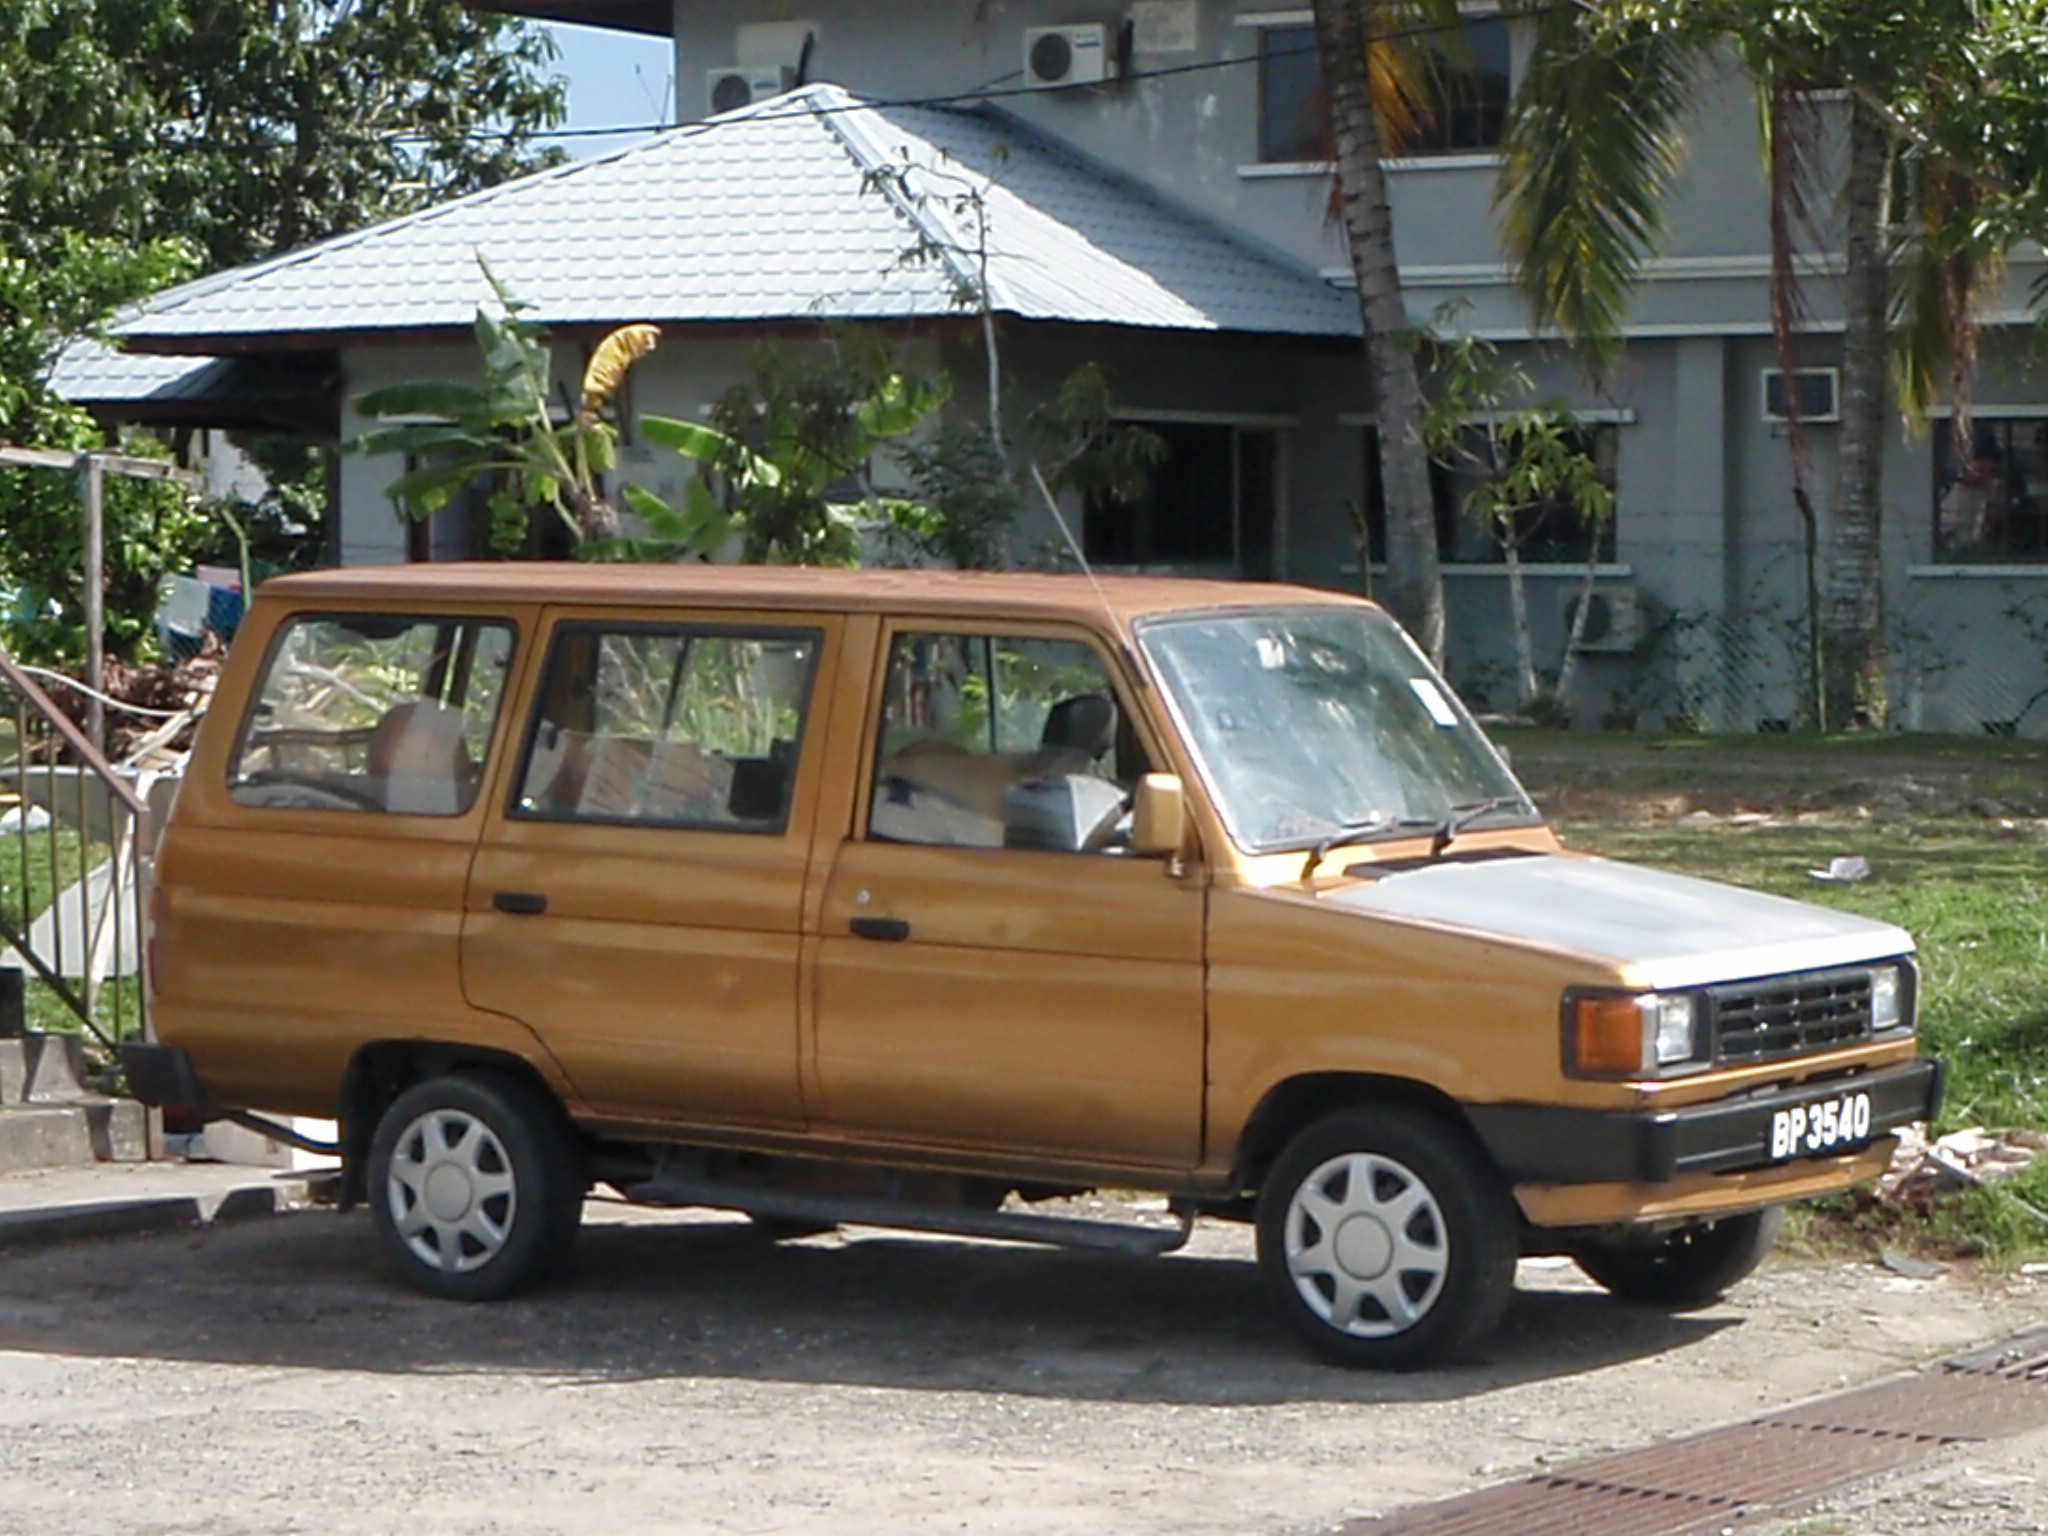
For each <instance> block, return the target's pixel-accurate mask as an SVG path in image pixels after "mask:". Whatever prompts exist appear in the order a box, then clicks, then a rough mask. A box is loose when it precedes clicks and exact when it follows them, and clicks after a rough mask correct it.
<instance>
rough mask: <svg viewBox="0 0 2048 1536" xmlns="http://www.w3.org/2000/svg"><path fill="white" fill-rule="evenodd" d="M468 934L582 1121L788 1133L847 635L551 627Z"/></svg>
mask: <svg viewBox="0 0 2048 1536" xmlns="http://www.w3.org/2000/svg"><path fill="white" fill-rule="evenodd" d="M550 617H551V620H552V622H551V624H550V625H549V636H548V646H547V652H546V656H545V660H544V662H543V666H544V668H545V671H544V674H543V675H542V676H541V677H540V678H539V679H538V680H537V683H536V686H535V687H534V689H533V690H532V697H533V698H534V700H535V703H534V706H533V708H532V710H531V714H530V718H529V720H528V721H527V722H526V724H525V735H524V738H523V741H522V743H521V744H520V753H519V756H518V758H517V760H516V761H515V763H514V772H513V774H512V790H511V793H510V795H509V796H508V797H506V799H505V801H504V803H502V804H499V805H496V806H494V807H492V809H491V814H490V817H489V819H488V821H487V822H486V824H485V828H484V836H483V842H482V845H481V847H480V848H479V850H478V852H477V858H476V864H475V867H474V869H473V871H472V873H471V877H470V884H469V899H468V904H467V906H468V910H467V914H466V918H465V921H464V926H463V934H462V974H463V986H464V989H465V991H466V992H467V993H468V995H469V998H470V1000H471V1001H472V1002H473V1003H475V1004H476V1005H477V1006H479V1007H484V1008H491V1009H494V1010H496V1011H498V1012H501V1013H505V1014H509V1015H511V1016H513V1017H515V1018H518V1019H521V1020H523V1021H524V1022H525V1023H526V1024H527V1025H529V1026H530V1027H531V1028H532V1029H533V1030H534V1032H535V1033H536V1034H537V1035H538V1036H539V1037H540V1038H541V1040H543V1041H544V1042H545V1043H546V1045H547V1046H548V1048H549V1049H550V1050H551V1051H552V1052H553V1053H554V1055H555V1057H556V1059H557V1060H558V1061H560V1062H561V1064H562V1070H563V1071H564V1072H565V1073H566V1074H567V1076H568V1077H569V1080H570V1082H571V1083H572V1084H573V1085H574V1086H575V1088H576V1090H577V1092H578V1094H579V1095H580V1096H581V1097H582V1098H583V1100H584V1102H585V1103H586V1104H588V1105H589V1107H590V1109H591V1110H592V1111H594V1112H595V1113H597V1114H600V1115H606V1116H610V1117H614V1118H617V1119H621V1120H627V1121H637V1122H644V1123H659V1122H666V1123H679V1124H694V1125H717V1124H721V1123H731V1124H738V1125H748V1126H765V1127H783V1128H789V1129H794V1128H800V1127H801V1126H802V1125H803V1123H804V1119H805V1115H804V1106H803V1101H802V1095H801V1092H800V1090H799V1086H798V1070H797V1064H798V1059H797V977H798V955H799V950H800V947H801V942H802V940H801V927H802V910H803V889H804V874H805V869H806V867H807V862H808V861H807V850H808V846H809V841H810V819H811V816H812V814H813V807H814V805H815V802H816V800H817V794H818V777H819V774H818V767H819V764H818V759H819V753H818V751H817V750H816V749H817V747H818V746H819V745H820V743H819V742H818V741H817V740H815V738H816V737H817V736H819V735H821V734H822V733H821V732H819V731H816V730H814V729H813V728H812V727H813V725H814V722H813V720H812V718H811V707H810V706H811V701H812V699H813V698H814V697H816V696H817V695H819V694H820V693H821V692H822V691H823V688H824V682H823V680H822V679H820V678H819V677H818V676H817V673H818V671H819V668H820V666H821V665H822V662H823V659H824V658H825V657H829V656H830V655H832V654H833V651H832V647H831V645H830V639H831V637H832V635H833V634H834V633H836V631H837V628H838V626H839V623H840V621H839V620H838V619H837V618H834V617H830V616H819V617H814V618H805V617H798V618H790V617H786V616H780V615H777V616H773V617H768V616H763V617H761V618H759V619H754V618H750V617H748V616H745V615H726V614H717V615H707V616H705V617H704V618H702V619H701V620H687V621H677V620H674V619H663V620H660V621H655V620H649V621H647V622H628V621H626V620H622V619H620V618H618V617H616V616H612V615H607V614H601V613H600V614H578V613H572V612H566V611H564V612H557V613H554V614H552V615H551V616H550Z"/></svg>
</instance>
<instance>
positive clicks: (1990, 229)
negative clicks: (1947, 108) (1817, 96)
mask: <svg viewBox="0 0 2048 1536" xmlns="http://www.w3.org/2000/svg"><path fill="white" fill-rule="evenodd" d="M1901 185H1902V187H1903V189H1904V192H1905V196H1906V200H1907V206H1906V207H1905V208H1903V209H1901V210H1900V215H1901V216H1900V217H1899V218H1898V219H1897V221H1896V222H1897V223H1898V224H1899V225H1900V226H1901V227H1902V228H1903V229H1904V230H1905V231H1906V233H1905V234H1904V236H1903V237H1902V238H1901V239H1900V240H1899V241H1898V242H1896V243H1895V247H1894V255H1893V270H1894V272H1895V273H1896V281H1895V285H1894V287H1893V291H1892V299H1891V320H1892V333H1893V337H1894V341H1893V348H1892V374H1893V378H1894V381H1895V383H1896V385H1897V388H1898V393H1899V409H1900V412H1901V414H1903V415H1904V417H1905V419H1906V422H1907V425H1908V426H1909V427H1912V426H1917V425H1919V424H1921V423H1923V422H1925V420H1926V419H1927V417H1928V415H1929V413H1930V412H1932V411H1933V409H1934V408H1935V406H1936V405H1937V404H1939V403H1940V401H1941V397H1942V394H1943V391H1944V386H1946V392H1947V394H1948V398H1949V404H1950V405H1951V407H1952V408H1953V410H1954V414H1955V421H1954V431H1955V432H1956V433H1957V434H1958V437H1959V439H1960V440H1967V436H1966V435H1967V433H1968V431H1969V416H1970V396H1971V393H1972V384H1973V381H1974V378H1975V375H1976V369H1977V342H1978V335H1979V331H1980V329H1981V324H1982V322H1981V320H1980V319H1979V310H1980V307H1981V303H1982V300H1983V298H1984V296H1985V295H1986V294H1989V293H1992V292H1995V291H1996V290H1997V289H1998V288H1999V287H2000V286H2001V284H2002V283H2003V282H2004V279H2005V270H2006V248H2007V243H2008V239H2007V232H2006V231H2005V230H2004V229H2003V228H2002V227H2001V226H2000V225H1999V224H1998V222H1997V220H1996V218H1995V216H1994V213H1993V210H1992V208H1991V206H1990V204H1989V203H1988V202H1987V199H1986V196H1985V194H1984V191H1983V189H1982V188H1981V187H1980V186H1979V185H1978V184H1977V183H1975V182H1972V181H1970V180H1969V179H1968V178H1966V177H1964V176H1961V175H1958V174H1956V173H1955V172H1953V171H1950V170H1947V169H1945V168H1942V167H1938V166H1935V165H1933V164H1930V163H1929V162H1928V161H1926V160H1924V159H1918V158H1915V159H1911V160H1909V161H1908V162H1907V174H1906V176H1905V177H1904V178H1903V179H1902V183H1901Z"/></svg>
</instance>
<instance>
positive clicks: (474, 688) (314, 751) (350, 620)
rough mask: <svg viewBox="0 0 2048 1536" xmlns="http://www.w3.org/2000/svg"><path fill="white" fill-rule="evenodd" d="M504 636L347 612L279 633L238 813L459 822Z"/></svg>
mask: <svg viewBox="0 0 2048 1536" xmlns="http://www.w3.org/2000/svg"><path fill="white" fill-rule="evenodd" d="M512 646H513V631H512V627H511V626H510V625H509V624H503V623H494V622H489V621H482V620H476V619H448V618H425V617H417V618H416V617H411V616H407V615H386V614H351V615H346V616H320V617H310V616H309V617H303V618H296V619H293V620H291V621H290V622H289V623H287V624H285V625H284V626H283V627H282V628H280V629H279V631H278V634H277V638H276V640H275V641H274V642H273V643H272V645H271V648H270V655H269V658H268V659H267V660H266V662H265V663H264V674H263V681H262V686H261V687H260V688H259V689H258V690H257V694H256V703H255V707H254V708H253V709H252V710H251V711H250V714H249V719H248V720H247V722H246V723H245V724H244V725H243V728H242V739H241V741H240V742H239V743H238V744H237V745H236V748H235V753H234V756H233V758H232V759H231V760H230V762H231V767H230V769H229V773H228V793H229V794H230V796H231V797H232V798H233V799H234V801H235V803H236V804H238V805H247V806H261V807H264V808H266V809H289V810H319V811H378V812H384V813H387V814H395V815H401V816H459V815H461V814H463V812H465V811H467V810H468V809H469V808H470V806H471V805H472V804H473V803H474V802H475V800H476V792H477V785H478V783H479V782H480V780H481V779H482V776H483V763H484V757H485V754H486V753H487V752H488V750H489V748H490V741H491V732H492V730H493V728H494V727H495V725H496V723H497V718H498V707H499V705H500V703H501V702H502V701H503V699H504V694H505V677H506V672H507V669H508V667H509V665H510V663H511V659H512Z"/></svg>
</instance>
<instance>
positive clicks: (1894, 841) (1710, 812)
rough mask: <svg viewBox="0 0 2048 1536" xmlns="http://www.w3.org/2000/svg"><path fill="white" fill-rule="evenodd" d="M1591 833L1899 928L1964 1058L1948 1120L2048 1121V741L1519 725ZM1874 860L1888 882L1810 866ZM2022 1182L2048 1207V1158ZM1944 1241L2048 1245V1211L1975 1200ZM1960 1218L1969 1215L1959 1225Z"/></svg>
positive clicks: (1957, 1058) (1605, 846)
mask: <svg viewBox="0 0 2048 1536" xmlns="http://www.w3.org/2000/svg"><path fill="white" fill-rule="evenodd" d="M1502 740H1503V744H1504V745H1505V746H1507V747H1508V748H1509V749H1510V751H1511V752H1512V754H1513V757H1514V762H1515V767H1516V770H1517V772H1518V773H1520V774H1521V776H1522V778H1523V780H1524V782H1525V783H1527V784H1528V786H1529V788H1530V789H1531V791H1532V792H1534V793H1535V794H1536V795H1537V796H1538V798H1539V799H1540V800H1541V801H1542V802H1543V804H1544V806H1545V808H1546V810H1547V811H1548V812H1549V813H1550V815H1551V818H1552V820H1553V822H1554V823H1555V825H1556V826H1557V828H1558V830H1559V832H1560V833H1561V834H1562V835H1563V837H1564V838H1565V840H1566V841H1567V842H1568V843H1570V844H1571V845H1572V846H1573V847H1576V848H1582V849H1585V850H1587V851H1589V852H1594V853H1601V854H1606V855H1609V856H1611V857H1614V858H1623V859H1630V860H1634V861H1636V862H1639V863H1643V864H1651V865H1655V866H1658V867H1660V868H1664V869H1671V870H1678V871H1681V872H1683V873H1686V874H1692V875H1701V876H1705V877H1707V878H1710V879H1715V880H1727V881H1731V882H1733V883H1735V884H1738V885H1746V886H1751V887H1754V888H1756V889H1758V890H1766V891H1772V892H1776V893H1777V894H1780V895H1784V896H1793V897H1798V898H1800V899H1801V900H1805V901H1812V902H1818V903H1821V904H1824V905H1826V906H1831V907H1838V908H1841V909H1842V910H1844V911H1850V912H1859V913H1862V914H1864V915H1866V916H1869V917H1874V918H1880V919H1882V920H1884V921H1886V922H1891V923H1897V924H1898V925H1899V926H1900V927H1902V928H1904V929H1905V930H1906V931H1907V932H1909V933H1911V934H1912V935H1913V937H1914V939H1915V940H1916V941H1917V942H1918V945H1919V949H1920V964H1921V988H1922V991H1921V1035H1922V1040H1923V1045H1924V1048H1925V1049H1926V1050H1928V1051H1929V1052H1931V1053H1932V1054H1935V1055H1939V1056H1942V1057H1944V1058H1945V1059H1946V1060H1947V1062H1948V1067H1949V1086H1948V1099H1947V1103H1946V1105H1945V1107H1944V1109H1943V1111H1942V1116H1941V1120H1940V1123H1939V1124H1938V1125H1937V1126H1936V1130H1937V1131H1947V1130H1952V1129H1955V1128H1957V1127H1959V1126H1965V1125H1983V1126H1989V1127H1997V1128H2011V1127H2018V1128H2026V1129H2031V1130H2048V746H2042V745H2039V744H2035V743H2029V742H2020V741H2013V740H2010V739H2005V740H1998V739H1993V738H1984V739H1982V740H1975V739H1970V738H1938V739H1937V738H1925V737H1901V736H1888V737H1869V738H1856V737H1836V738H1813V737H1796V736H1777V737H1767V736H1743V737H1685V738H1671V739H1658V738H1649V737H1634V736H1593V735H1564V734H1551V733H1536V732H1509V733H1506V734H1505V735H1504V736H1503V738H1502ZM1838 854H1861V855H1862V856H1863V857H1864V858H1865V859H1867V860H1868V861H1869V863H1870V868H1871V877H1870V879H1868V880H1866V881H1862V882H1859V883H1857V884H1853V885H1840V884H1827V883H1824V882H1821V881H1817V880H1815V879H1813V877H1812V876H1811V875H1810V874H1808V873H1807V872H1808V871H1809V870H1811V869H1820V868H1824V867H1825V866H1826V865H1827V862H1828V860H1829V859H1830V858H1832V857H1834V856H1835V855H1838ZM2010 1193H2016V1194H2018V1195H2019V1196H2020V1198H2022V1199H2025V1200H2027V1201H2028V1203H2030V1204H2033V1205H2035V1206H2037V1207H2039V1208H2041V1209H2043V1210H2044V1211H2048V1160H2043V1161H2042V1162H2039V1163H2037V1164H2036V1165H2035V1167H2034V1168H2033V1169H2032V1170H2030V1171H2029V1173H2028V1175H2027V1176H2026V1177H2025V1178H2024V1179H2023V1180H2022V1181H2021V1182H2020V1183H2019V1184H2018V1185H2017V1186H2016V1187H2015V1189H2014V1190H2013V1191H2011V1192H2010ZM1964 1207H1965V1208H1964V1209H1963V1210H1961V1211H1959V1212H1945V1213H1943V1217H1942V1219H1940V1220H1937V1222H1936V1223H1935V1226H1936V1228H1937V1229H1938V1230H1937V1232H1936V1235H1937V1236H1939V1235H1942V1234H1944V1233H1945V1234H1947V1235H1949V1236H1952V1237H1956V1238H1959V1239H1974V1240H1975V1241H1976V1242H1977V1243H1978V1244H1979V1245H1980V1246H1982V1247H1984V1248H1985V1249H1987V1250H1989V1251H1994V1252H1999V1253H2010V1254H2016V1253H2020V1252H2031V1251H2034V1250H2036V1249H2041V1248H2048V1220H2037V1219H2035V1218H2033V1217H2031V1216H2030V1215H2028V1214H2027V1213H2026V1212H2025V1211H2024V1210H2021V1209H2019V1208H2018V1207H2017V1206H2016V1205H2015V1203H2014V1201H2013V1200H2012V1199H2011V1198H2010V1194H2006V1195H2001V1194H1999V1193H1998V1192H1996V1191H1990V1192H1983V1197H1982V1198H1980V1197H1979V1196H1978V1195H1976V1194H1973V1195H1972V1196H1970V1197H1969V1198H1968V1199H1967V1200H1966V1201H1965V1202H1964ZM1959 1219H1960V1225H1958V1220H1959Z"/></svg>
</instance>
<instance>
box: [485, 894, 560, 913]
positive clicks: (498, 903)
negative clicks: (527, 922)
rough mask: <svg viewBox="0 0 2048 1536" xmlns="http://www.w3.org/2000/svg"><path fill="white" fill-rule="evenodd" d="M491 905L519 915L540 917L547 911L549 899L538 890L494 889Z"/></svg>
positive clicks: (502, 910) (501, 910)
mask: <svg viewBox="0 0 2048 1536" xmlns="http://www.w3.org/2000/svg"><path fill="white" fill-rule="evenodd" d="M491 905H492V906H494V907H496V908H497V909H498V910H499V911H500V912H510V913H512V914H514V915H515V916H518V917H539V916H540V915H541V913H543V912H545V911H547V909H548V899H547V897H545V896H543V895H541V894H540V893H539V892H537V891H494V892H492V894H491Z"/></svg>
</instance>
